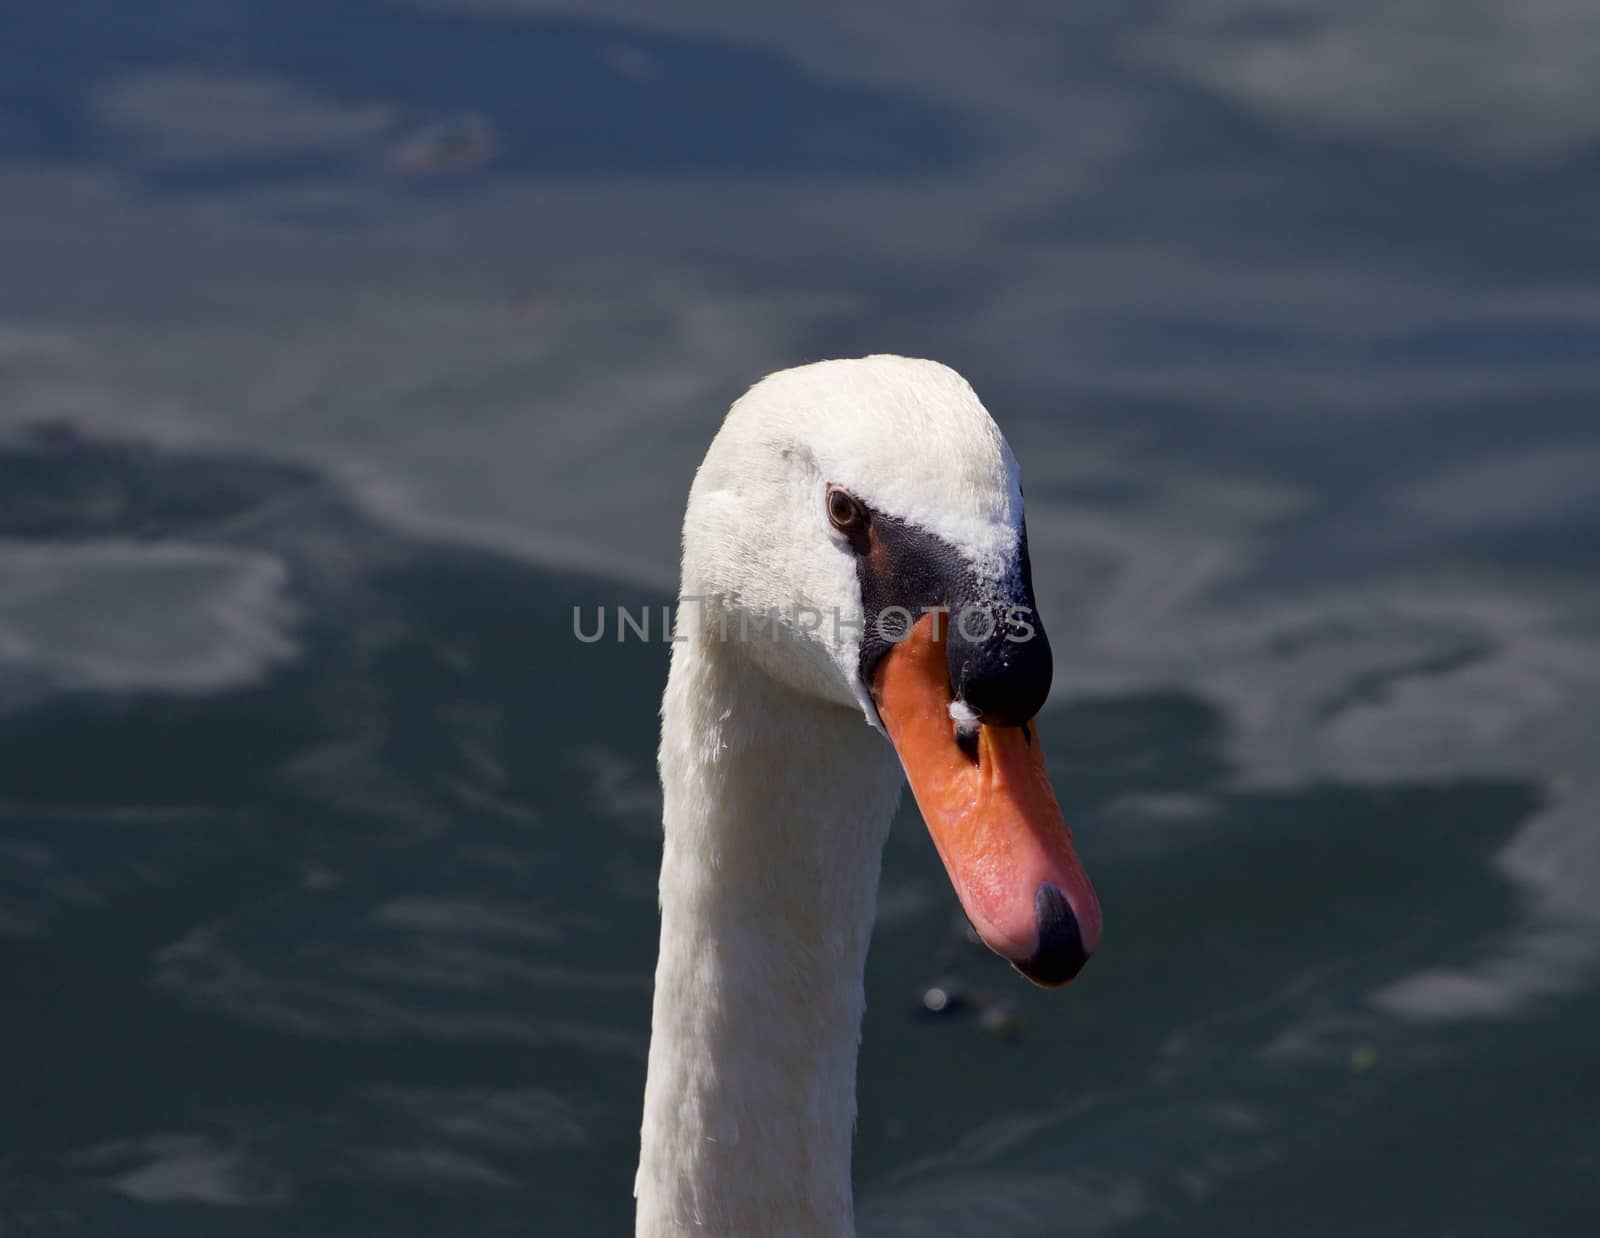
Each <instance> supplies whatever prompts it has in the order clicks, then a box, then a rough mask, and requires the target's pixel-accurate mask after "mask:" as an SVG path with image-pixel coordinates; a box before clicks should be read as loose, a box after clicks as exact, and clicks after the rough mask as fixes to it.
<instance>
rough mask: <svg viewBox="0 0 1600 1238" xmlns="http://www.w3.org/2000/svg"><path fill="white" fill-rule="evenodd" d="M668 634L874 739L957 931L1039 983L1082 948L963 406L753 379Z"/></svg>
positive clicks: (915, 389) (1016, 552)
mask: <svg viewBox="0 0 1600 1238" xmlns="http://www.w3.org/2000/svg"><path fill="white" fill-rule="evenodd" d="M680 603H681V605H680V623H683V622H685V621H687V622H689V623H691V624H699V625H700V626H701V627H702V629H703V630H704V631H705V632H707V633H708V634H709V633H714V634H715V637H716V638H717V639H720V640H723V641H725V642H727V643H729V644H731V645H736V646H737V647H738V651H739V654H740V656H745V657H748V658H750V659H752V660H754V661H755V662H756V663H758V664H759V665H760V666H761V667H762V668H763V669H764V670H765V671H767V672H768V673H769V674H771V675H772V676H773V677H775V678H776V679H778V680H780V681H781V682H783V683H784V684H786V685H787V686H788V687H790V688H792V689H793V690H795V691H797V692H800V693H802V694H805V695H808V696H812V697H817V698H821V699H823V700H827V701H831V702H833V703H835V704H838V705H839V706H841V707H844V708H850V709H856V710H859V711H860V712H861V714H862V716H863V718H864V721H865V724H866V725H865V726H864V727H863V730H862V742H863V743H869V742H878V741H876V740H874V739H873V737H872V736H871V734H870V731H869V728H875V729H877V730H880V731H882V732H884V733H885V734H886V735H887V736H888V738H889V740H890V741H891V743H892V744H893V745H894V748H895V751H896V753H897V755H898V756H899V758H900V762H901V764H902V766H903V767H904V769H905V771H906V775H907V778H908V780H909V782H910V784H911V788H912V791H913V793H914V795H915V796H916V799H917V803H918V806H919V808H921V810H922V814H923V818H924V820H925V821H926V822H927V824H928V827H929V830H930V832H931V833H932V835H933V839H934V843H935V845H936V846H937V848H938V850H939V853H940V856H941V858H942V859H943V860H944V862H945V867H946V869H947V871H948V872H949V873H950V876H951V879H952V882H953V884H954V885H955V888H956V892H957V894H958V896H959V897H960V898H961V901H962V904H963V907H964V909H965V910H966V912H967V915H968V918H969V919H970V920H971V921H972V923H973V926H974V927H975V928H976V929H977V931H978V933H979V935H980V936H981V937H982V938H983V940H984V941H985V942H986V943H987V944H988V945H989V946H990V947H991V948H992V949H994V950H995V951H996V952H997V953H999V954H1001V955H1002V956H1004V957H1005V958H1007V959H1008V960H1010V961H1011V962H1012V963H1013V964H1014V965H1015V966H1017V967H1018V969H1019V970H1021V971H1022V972H1023V973H1024V974H1025V975H1027V976H1029V977H1030V978H1031V979H1034V980H1036V981H1037V982H1039V983H1042V984H1059V983H1063V982H1065V981H1066V980H1069V979H1071V978H1072V976H1073V975H1075V974H1076V973H1077V971H1078V970H1079V968H1081V966H1082V964H1083V963H1084V961H1085V960H1086V959H1087V958H1088V955H1089V953H1090V952H1092V951H1093V949H1094V948H1095V946H1096V945H1097V944H1098V941H1099V936H1100V908H1099V904H1098V901H1097V900H1096V898H1095V895H1094V891H1093V888H1092V887H1091V886H1090V884H1089V882H1088V879H1087V877H1085V876H1084V873H1083V869H1082V866H1081V864H1079V862H1078V859H1077V855H1076V852H1075V851H1074V849H1073V846H1072V840H1071V834H1070V832H1069V831H1068V830H1067V827H1066V825H1065V823H1064V822H1063V821H1062V819H1061V813H1060V810H1059V808H1057V806H1056V802H1055V797H1054V794H1053V792H1052V791H1051V788H1050V784H1049V779H1048V776H1047V775H1046V773H1045V771H1044V764H1043V760H1042V756H1041V753H1040V750H1039V746H1038V741H1037V732H1036V724H1035V723H1034V720H1033V719H1034V715H1035V714H1037V713H1038V711H1039V709H1040V707H1041V706H1042V705H1043V704H1044V701H1045V698H1046V696H1047V695H1048V693H1049V689H1050V679H1051V673H1052V658H1051V652H1050V645H1049V641H1048V639H1047V638H1046V636H1045V632H1044V627H1043V625H1042V624H1041V623H1040V622H1039V618H1038V615H1037V614H1036V613H1035V610H1034V598H1033V587H1032V574H1031V567H1030V564H1029V561H1028V546H1027V532H1026V526H1025V524H1024V521H1023V498H1022V486H1021V479H1020V473H1019V469H1018V467H1017V461H1016V459H1015V457H1014V456H1013V455H1012V453H1011V449H1010V448H1009V446H1007V444H1006V441H1005V438H1004V437H1003V436H1002V435H1001V433H1000V430H999V427H998V426H996V425H995V423H994V420H993V418H991V417H990V415H989V413H988V412H987V410H986V409H985V408H984V407H983V404H982V403H981V402H980V401H979V399H978V397H977V395H976V394H975V393H974V391H973V390H972V388H971V387H970V386H969V385H968V384H967V382H966V380H965V379H963V378H962V377H961V376H960V375H959V374H957V373H956V372H955V371H954V370H951V369H949V368H948V367H946V366H943V365H940V364H938V363H936V362H932V361H923V360H914V359H911V358H906V357H893V356H876V357H864V358H859V359H854V360H839V361H822V362H817V363H815V364H812V365H806V366H801V367H798V368H796V369H791V370H784V371H781V372H779V373H776V374H772V375H770V376H768V377H767V378H765V379H763V380H762V381H761V382H759V383H757V384H756V385H755V386H754V387H752V388H751V389H750V390H749V391H748V392H747V393H746V394H745V395H744V396H743V397H742V398H740V399H739V400H738V401H737V402H736V403H735V404H734V405H733V407H732V408H731V409H730V410H729V413H728V416H727V418H726V420H725V421H724V423H723V426H722V428H721V430H720V431H719V432H718V434H717V436H716V438H715V440H714V441H713V442H712V445H711V447H710V449H709V451H708V452H707V454H706V458H705V461H704V462H703V463H702V465H701V467H700V470H699V472H698V473H697V475H696V477H695V481H694V485H693V487H692V488H691V490H690V496H689V507H688V512H687V516H686V518H685V522H684V542H683V586H682V596H681V599H680Z"/></svg>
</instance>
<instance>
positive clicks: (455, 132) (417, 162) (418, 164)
mask: <svg viewBox="0 0 1600 1238" xmlns="http://www.w3.org/2000/svg"><path fill="white" fill-rule="evenodd" d="M499 148H500V143H499V140H498V139H497V138H496V137H495V132H494V126H493V125H491V124H490V123H489V121H488V119H487V118H486V117H484V116H481V115H480V114H478V113H477V112H466V113H463V114H462V115H460V116H453V117H450V118H449V119H447V120H440V121H435V122H434V123H433V124H431V125H425V126H423V127H422V128H421V129H418V130H417V131H416V132H415V133H413V134H412V135H411V136H410V137H408V138H406V139H404V140H403V141H402V142H401V143H400V144H399V145H398V146H396V147H395V148H394V151H393V152H392V154H391V155H390V157H389V162H390V163H391V164H392V165H393V166H394V167H395V168H397V169H399V170H400V171H402V172H409V173H411V174H413V175H416V176H442V175H449V174H452V173H460V172H470V171H472V170H473V169H475V168H481V167H482V166H483V165H484V164H486V163H488V162H489V160H491V159H493V158H494V156H495V153H496V152H497V151H498V150H499Z"/></svg>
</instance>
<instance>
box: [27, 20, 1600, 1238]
mask: <svg viewBox="0 0 1600 1238" xmlns="http://www.w3.org/2000/svg"><path fill="white" fill-rule="evenodd" d="M1059 9H1060V6H1055V5H1042V4H1041V5H1017V6H1010V7H1008V8H1006V9H1005V10H1004V11H994V12H983V11H980V10H978V9H976V8H973V7H971V6H965V5H956V4H941V5H918V6H915V7H913V6H909V5H904V4H898V3H885V4H878V5H872V6H855V7H846V6H839V7H838V8H837V10H836V11H827V10H824V9H818V8H816V7H813V8H811V9H808V10H806V11H805V12H804V13H800V12H798V11H797V12H796V13H794V14H793V15H789V16H779V15H776V14H773V13H763V12H758V11H756V10H755V9H750V10H749V11H746V10H745V9H743V8H740V9H734V8H728V7H726V6H720V5H713V4H709V3H689V4H679V5H674V6H672V12H671V14H670V15H666V14H662V13H659V12H657V11H656V8H655V6H645V5H634V4H631V3H628V2H627V0H604V2H597V3H592V4H589V5H586V6H582V8H581V9H579V8H578V7H576V6H569V7H566V8H560V7H558V6H555V5H545V4H539V3H536V2H535V0H477V2H475V3H469V2H467V0H459V2H450V0H415V2H414V3H401V2H399V0H395V2H393V3H382V2H381V0H360V2H352V3H348V4H343V5H339V6H326V5H310V4H305V3H298V2H295V3H291V2H284V3H277V4H272V5H265V4H254V3H245V2H242V0H235V2H228V0H221V2H219V0H206V2H205V3H200V2H199V0H189V2H183V0H177V2H174V3H169V4H165V5H162V6H159V7H156V8H150V7H149V6H145V8H143V9H141V10H140V11H139V12H137V13H135V12H134V11H133V10H131V9H128V8H127V7H126V6H123V5H118V4H111V3H104V2H101V3H94V4H79V5H75V6H70V7H63V6H57V7H56V8H54V9H49V8H46V7H44V6H23V5H20V4H10V5H4V6H0V31H3V37H0V70H3V72H0V82H3V85H0V203H4V206H3V213H0V221H3V224H4V226H3V228H0V579H3V580H4V581H5V588H4V591H3V594H0V985H3V988H4V991H5V992H6V994H7V1003H6V1009H7V1018H6V1019H5V1021H4V1024H3V1026H0V1052H3V1060H4V1062H5V1064H6V1068H5V1070H4V1071H0V1232H3V1233H6V1234H13V1233H15V1234H19V1235H57V1234H60V1235H96V1236H98V1235H118V1236H120V1235H207V1236H211V1235H221V1236H228V1235H249V1236H252V1238H253V1236H256V1235H264V1236H267V1235H296V1236H297V1238H298V1236H301V1235H354V1234H368V1233H381V1234H390V1235H406V1234H418V1235H422V1234H427V1235H435V1234H440V1233H467V1234H484V1235H490V1234H589V1233H618V1232H624V1231H625V1230H626V1228H627V1224H628V1218H629V1215H630V1203H631V1201H630V1199H629V1192H630V1186H631V1175H632V1168H633V1163H634V1157H635V1152H636V1138H637V1126H638V1101H639V1095H640V1090H641V1087H642V1081H643V1063H644V1057H643V1055H644V1050H645V1045H646V1037H647V1033H648V1007H649V985H650V970H651V965H652V962H653V955H654V944H655V943H654V903H653V900H654V890H653V883H654V867H655V862H656V858H657V854H658V847H659V841H658V826H657V821H658V812H659V799H658V796H657V792H656V790H655V783H654V772H653V742H654V727H655V716H654V710H655V704H656V700H657V697H658V695H659V690H660V685H661V683H662V680H663V677H664V674H665V648H664V647H663V646H662V645H660V644H659V643H653V642H652V643H644V642H630V643H626V644H615V643H611V642H607V643H605V644H603V645H596V646H581V645H578V644H577V643H576V642H574V641H573V640H572V638H571V614H572V608H573V606H575V605H581V606H585V607H591V606H595V605H600V604H605V605H615V604H618V603H622V604H629V605H634V606H638V605H642V604H646V603H649V604H657V603H660V602H662V601H664V600H666V599H667V598H668V597H670V595H671V590H672V585H673V574H674V570H675V542H676V529H677V522H678V520H679V517H680V514H681V509H682V501H683V496H684V494H685V492H686V490H687V487H688V482H689V479H690V477H691V476H692V472H693V468H694V465H695V463H696V462H697V460H698V458H699V455H700V453H701V452H702V451H703V450H704V446H705V444H706V442H707V441H708V440H709V438H710V436H711V434H712V433H713V432H714V429H715V426H716V424H717V420H718V418H719V416H720V414H721V412H722V410H723V409H724V408H725V407H726V405H727V403H728V402H729V400H730V399H732V398H733V397H734V396H736V395H737V394H738V392H739V391H740V390H741V389H742V387H743V386H744V385H745V384H747V383H748V382H749V381H751V380H752V379H753V378H755V377H756V376H758V375H760V374H762V373H764V372H766V371H768V370H770V369H773V368H777V367H779V366H782V365H786V364H792V363H795V362H798V361H802V360H806V359H810V358H814V357H818V356H824V355H842V354H858V353H862V352H868V351H898V352H907V353H913V354H920V355H929V356H936V357H939V358H941V359H943V360H946V361H948V362H950V363H952V364H954V365H956V366H957V367H958V368H960V369H961V370H962V371H963V372H964V373H966V374H967V375H968V377H970V378H971V379H972V380H973V382H974V383H975V385H976V386H977V388H978V390H979V391H980V392H981V393H982V394H983V396H984V398H985V400H986V402H987V403H988V405H989V407H990V408H991V410H992V411H993V412H994V413H995V414H996V416H997V418H998V419H999V420H1000V422H1001V424H1002V425H1003V427H1004V428H1005V430H1006V432H1007V434H1008V436H1009V437H1010V440H1011V442H1012V444H1013V446H1014V448H1015V450H1016V452H1017V455H1018V456H1019V458H1020V459H1021V460H1022V462H1023V467H1024V470H1025V476H1026V481H1027V487H1028V503H1029V531H1030V543H1031V546H1032V550H1033V556H1034V565H1035V571H1034V575H1035V582H1036V585H1037V586H1038V589H1039V592H1040V604H1041V608H1042V610H1043V612H1044V614H1045V617H1046V620H1047V622H1048V623H1049V626H1050V631H1051V636H1052V643H1053V645H1054V647H1055V649H1056V651H1057V657H1058V667H1057V686H1056V691H1055V693H1054V696H1053V698H1052V701H1051V704H1050V706H1049V707H1048V708H1047V711H1046V715H1045V717H1044V718H1043V726H1042V734H1043V736H1044V740H1045V743H1046V745H1047V748H1048V752H1049V757H1050V762H1051V766H1052V769H1053V771H1054V777H1055V782H1056V786H1057V789H1058V791H1059V793H1060V795H1061V798H1062V801H1063V807H1064V808H1065V809H1066V810H1067V815H1068V818H1069V820H1071V821H1073V823H1074V825H1075V829H1076V832H1077V835H1078V839H1079V843H1080V848H1081V850H1082V852H1083V854H1084V856H1085V858H1086V861H1087V863H1088V864H1089V867H1090V870H1091V872H1092V873H1093V874H1094V876H1095V879H1096V884H1097V886H1098V888H1099V891H1100V894H1101V898H1102V900H1103V902H1104V904H1105V907H1106V914H1107V936H1106V942H1105V947H1104V949H1103V950H1102V952H1101V956H1100V957H1098V958H1097V959H1096V960H1095V962H1094V964H1093V965H1092V966H1091V967H1090V968H1089V969H1088V970H1087V971H1086V972H1085V974H1084V976H1083V977H1082V979H1081V980H1080V981H1079V982H1078V983H1077V984H1075V985H1074V986H1073V987H1072V988H1071V989H1069V990H1067V991H1065V992H1062V993H1040V992H1035V991H1033V990H1031V989H1029V988H1028V986H1027V985H1026V984H1025V983H1024V982H1022V981H1021V980H1019V979H1018V978H1016V977H1015V976H1013V975H1011V974H1010V973H1009V972H1007V971H1005V970H1004V969H1003V968H1002V967H1001V966H1000V965H999V964H998V962H997V961H995V960H993V959H992V958H990V957H989V956H987V955H986V954H984V953H983V952H982V951H979V950H977V949H975V948H973V947H971V946H969V945H967V944H966V943H965V942H964V940H963V939H962V936H961V934H960V932H959V922H958V913H957V911H956V908H955V904H954V900H953V897H952V896H951V894H950V893H949V891H948V887H947V883H946V881H945V879H944V877H943V874H942V872H941V871H940V869H939V865H938V861H937V858H936V857H935V856H934V854H933V852H932V848H931V846H930V844H929V843H928V841H927V840H926V837H925V836H924V834H923V832H922V830H921V827H920V824H919V823H918V822H917V820H916V818H915V814H914V813H913V812H910V811H906V812H904V813H903V814H902V819H901V820H900V821H899V822H898V823H897V825H896V827H895V830H894V833H893V836H892V839H891V842H890V849H889V854H888V855H887V857H886V863H885V884H884V890H883V898H882V906H881V914H880V922H879V925H878V928H877V932H876V935H875V937H874V942H873V951H872V957H871V961H870V965H869V974H868V986H869V1005H870V1009H869V1014H868V1019H867V1026H866V1030H865V1038H864V1043H863V1046H862V1081H861V1089H860V1092H861V1096H860V1099H861V1118H860V1126H859V1130H858V1137H857V1150H856V1169H857V1184H858V1197H859V1208H860V1212H861V1216H862V1231H863V1233H864V1234H867V1235H879V1236H881V1238H887V1236H890V1235H900V1234H908V1235H909V1234H924V1233H951V1234H972V1235H992V1234H999V1233H1005V1234H1019V1235H1022V1234H1038V1235H1055V1234H1069V1233H1070V1234H1087V1233H1094V1234H1102V1233H1108V1234H1119V1235H1122V1234H1126V1235H1142V1234H1157V1233H1181V1234H1185V1235H1189V1234H1212V1233H1215V1234H1228V1235H1243V1234H1263V1235H1279V1234H1284V1233H1293V1234H1312V1235H1320V1234H1329V1235H1346V1234H1361V1235H1385V1234H1393V1235H1408V1236H1409V1235H1419V1234H1430V1235H1479V1234H1483V1235H1500V1234H1510V1235H1524V1234H1563V1233H1571V1234H1587V1233H1591V1232H1594V1230H1595V1229H1596V1227H1597V1225H1600V1194H1597V1192H1596V1191H1595V1189H1594V1187H1593V1185H1592V1184H1593V1181H1594V1179H1595V1177H1596V1174H1597V1173H1600V1130H1597V1128H1596V1121H1595V1117H1594V1114H1595V1110H1596V1100H1597V1098H1600V1078H1597V1077H1596V1068H1595V1065H1594V1061H1593V1054H1592V1051H1591V1045H1592V1043H1593V1041H1594V1038H1595V1036H1596V1034H1597V1033H1600V986H1597V984H1596V979H1597V976H1600V917H1597V915H1596V913H1595V911H1594V907H1593V899H1592V896H1591V893H1590V892H1591V891H1592V890H1593V889H1594V888H1595V883H1596V882H1597V881H1600V832H1597V830H1596V812H1597V808H1600V776H1597V774H1596V772H1595V760H1594V752H1595V748H1594V739H1593V736H1594V732H1595V729H1596V723H1597V717H1600V715H1597V705H1600V622H1597V619H1600V594H1597V591H1596V588H1595V584H1594V577H1595V569H1596V567H1597V566H1600V537H1597V536H1596V534H1597V532H1600V482H1597V477H1600V431H1597V427H1596V402H1597V401H1596V397H1597V394H1600V381H1597V380H1600V243H1597V241H1596V238H1595V233H1594V230H1593V228H1592V226H1591V224H1592V220H1593V218H1594V217H1595V213H1596V210H1597V209H1600V156H1597V153H1596V152H1597V145H1596V140H1597V137H1600V119H1597V118H1600V98H1597V96H1596V89H1597V88H1596V87H1595V86H1594V85H1593V83H1594V82H1595V81H1600V19H1597V18H1596V16H1595V14H1594V13H1593V12H1592V11H1591V9H1590V8H1589V7H1588V6H1581V5H1577V4H1571V3H1566V2H1565V0H1544V2H1542V3H1539V4H1533V5H1525V6H1523V7H1521V8H1519V9H1517V10H1516V11H1515V12H1513V11H1511V10H1509V9H1505V8H1504V7H1503V6H1498V5H1489V4H1477V3H1473V4H1466V5H1460V6H1457V7H1456V8H1455V9H1453V10H1452V11H1451V13H1450V14H1449V15H1448V19H1446V18H1444V17H1441V16H1440V15H1439V14H1437V13H1435V12H1434V9H1433V7H1432V6H1428V5H1425V4H1422V3H1420V0H1419V2H1417V3H1409V2H1408V3H1402V4H1398V5H1395V4H1388V5H1376V4H1352V5H1343V6H1336V5H1333V4H1331V3H1328V2H1327V0H1296V2H1293V3H1267V2H1266V0H1258V2H1256V3H1250V2H1248V0H1223V2H1222V3H1207V4H1201V3H1198V2H1195V0H1187V2H1175V3H1167V4H1129V5H1122V6H1116V7H1113V6H1099V5H1096V6H1079V7H1078V8H1076V9H1075V10H1073V11H1072V12H1070V13H1068V14H1063V13H1061V12H1060V11H1059ZM935 977H945V978H950V979H952V980H954V981H955V982H956V983H958V984H959V985H960V986H962V988H963V989H964V990H965V991H967V992H968V993H970V994H972V995H974V996H975V997H976V998H978V999H981V1000H982V1001H987V1002H992V1001H996V1000H1002V999H1004V1000H1009V1001H1011V1002H1014V1003H1015V1005H1016V1011H1017V1017H1018V1019H1019V1020H1020V1027H1019V1028H1018V1030H1017V1032H1016V1034H1015V1036H1014V1037H1011V1038H1007V1037H1005V1036H1002V1035H999V1034H997V1033H995V1032H994V1031H991V1030H988V1029H986V1028H985V1027H984V1026H983V1024H982V1022H981V1021H980V1020H979V1018H978V1017H977V1015H976V1014H970V1015H968V1016H966V1017H951V1018H946V1019H925V1018H918V1017H916V1014H915V1011H916V1008H917V996H918V993H919V991H920V988H921V986H923V985H924V984H926V983H927V982H928V981H930V980H931V979H933V978H935Z"/></svg>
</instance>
